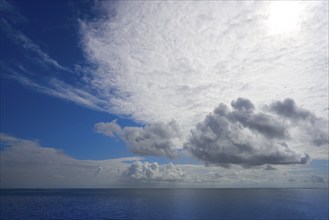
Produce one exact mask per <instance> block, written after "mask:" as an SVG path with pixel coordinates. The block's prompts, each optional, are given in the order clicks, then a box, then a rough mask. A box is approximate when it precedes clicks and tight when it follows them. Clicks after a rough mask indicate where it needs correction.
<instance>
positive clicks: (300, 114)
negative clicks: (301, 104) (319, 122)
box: [267, 98, 315, 120]
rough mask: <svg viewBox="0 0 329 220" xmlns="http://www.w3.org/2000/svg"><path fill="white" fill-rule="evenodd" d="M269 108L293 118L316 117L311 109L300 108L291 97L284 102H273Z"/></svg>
mask: <svg viewBox="0 0 329 220" xmlns="http://www.w3.org/2000/svg"><path fill="white" fill-rule="evenodd" d="M267 108H268V110H269V111H271V112H273V113H275V114H278V115H280V116H283V117H285V118H288V119H291V120H306V119H310V120H311V119H314V118H315V115H314V114H312V113H311V112H310V111H308V110H305V109H303V108H298V107H297V106H296V103H295V101H294V100H293V99H291V98H287V99H285V100H283V101H282V102H281V101H276V102H273V103H272V104H271V105H269V106H268V107H267Z"/></svg>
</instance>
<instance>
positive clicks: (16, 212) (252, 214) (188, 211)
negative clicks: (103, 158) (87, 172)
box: [0, 189, 328, 220]
mask: <svg viewBox="0 0 329 220" xmlns="http://www.w3.org/2000/svg"><path fill="white" fill-rule="evenodd" d="M0 192H1V193H0V219H1V220H6V219H8V220H9V219H10V220H12V219H33V220H38V219H188V220H191V219H207V220H208V219H209V220H210V219H253V220H254V219H281V220H282V219H289V220H294V219H298V220H303V219H328V189H1V190H0Z"/></svg>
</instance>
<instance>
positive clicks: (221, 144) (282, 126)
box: [185, 98, 325, 166]
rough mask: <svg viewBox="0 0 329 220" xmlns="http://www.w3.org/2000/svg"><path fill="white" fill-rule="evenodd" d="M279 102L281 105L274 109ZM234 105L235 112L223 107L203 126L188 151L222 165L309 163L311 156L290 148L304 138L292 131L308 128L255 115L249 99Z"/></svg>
mask: <svg viewBox="0 0 329 220" xmlns="http://www.w3.org/2000/svg"><path fill="white" fill-rule="evenodd" d="M288 100H289V99H288ZM277 103H280V102H275V103H274V104H273V105H272V106H276V104H277ZM231 106H232V108H233V109H232V111H231V110H230V109H229V108H228V107H227V106H226V105H224V104H220V105H219V106H218V107H217V108H215V110H214V111H213V113H211V114H209V115H208V116H207V117H206V118H205V120H204V121H203V122H201V123H199V124H198V125H197V126H196V128H195V129H193V130H192V132H191V136H190V138H189V140H188V141H187V142H186V143H185V147H186V149H188V150H189V151H190V152H191V153H192V154H193V155H194V156H196V157H197V158H199V159H200V160H203V161H205V162H206V163H213V164H217V165H221V166H229V165H230V164H240V165H242V166H253V165H263V164H305V163H307V162H308V161H309V159H310V157H309V155H308V154H307V153H298V152H296V151H295V150H293V149H292V148H291V147H290V146H289V145H288V143H290V142H291V143H292V144H293V143H294V139H300V137H298V136H294V137H291V134H290V130H296V129H297V130H299V131H300V132H303V131H304V128H305V127H303V126H301V125H298V127H296V126H294V125H293V124H291V123H287V122H286V121H285V120H284V119H283V118H282V117H281V116H282V115H281V114H278V115H272V114H269V113H268V112H266V113H263V112H261V113H258V112H255V111H254V109H255V108H254V105H253V104H252V102H251V101H250V100H248V99H244V98H238V99H237V100H236V101H233V102H232V103H231ZM296 109H297V107H296ZM297 112H302V111H296V114H298V113H297ZM305 112H306V111H305ZM309 114H310V113H309ZM289 115H291V114H289ZM283 116H284V117H285V115H283ZM323 132H325V130H324V131H323ZM304 133H305V132H304ZM306 133H307V132H306ZM313 138H314V137H313V136H311V137H310V140H308V144H311V143H312V142H313Z"/></svg>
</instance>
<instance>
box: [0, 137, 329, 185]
mask: <svg viewBox="0 0 329 220" xmlns="http://www.w3.org/2000/svg"><path fill="white" fill-rule="evenodd" d="M0 141H1V147H2V149H1V150H0V187H1V188H40V187H41V188H42V187H46V188H59V187H74V188H77V187H89V188H90V187H101V188H109V187H114V188H116V187H119V188H122V187H128V188H131V187H185V188H186V187H203V188H204V187H255V186H259V187H278V186H280V187H328V181H327V179H328V173H327V172H325V173H321V171H320V172H319V170H312V169H311V168H310V167H300V166H293V165H291V166H284V165H263V166H257V167H253V169H241V167H240V166H237V165H232V166H231V169H226V168H223V167H220V166H211V167H205V166H203V165H195V164H172V163H168V164H158V163H156V162H153V163H150V162H146V161H141V160H143V158H142V157H128V158H116V159H110V160H78V159H75V158H72V157H70V156H68V155H66V154H65V153H63V152H61V151H59V150H56V149H54V148H50V147H43V146H41V145H40V144H39V143H38V142H37V141H35V140H27V139H21V138H17V137H14V136H10V135H7V134H0ZM326 163H327V162H325V163H322V164H323V165H326V166H327V164H326ZM290 179H291V180H294V181H293V182H292V181H289V180H290Z"/></svg>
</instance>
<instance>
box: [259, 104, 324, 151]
mask: <svg viewBox="0 0 329 220" xmlns="http://www.w3.org/2000/svg"><path fill="white" fill-rule="evenodd" d="M265 108H266V109H267V110H269V111H271V112H274V113H275V114H277V115H279V116H280V117H283V118H285V119H286V120H290V121H291V122H292V123H296V124H297V126H301V127H303V128H304V129H305V130H306V134H307V135H308V136H309V137H310V138H311V139H312V143H313V144H315V145H316V146H328V143H329V140H328V132H329V131H328V120H325V119H323V118H318V117H316V116H315V115H314V114H313V113H311V112H310V111H308V110H306V109H303V108H299V107H297V106H296V104H295V101H294V100H293V99H291V98H287V99H285V100H284V101H282V102H281V101H276V102H274V103H272V104H271V105H270V106H266V107H265Z"/></svg>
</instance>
